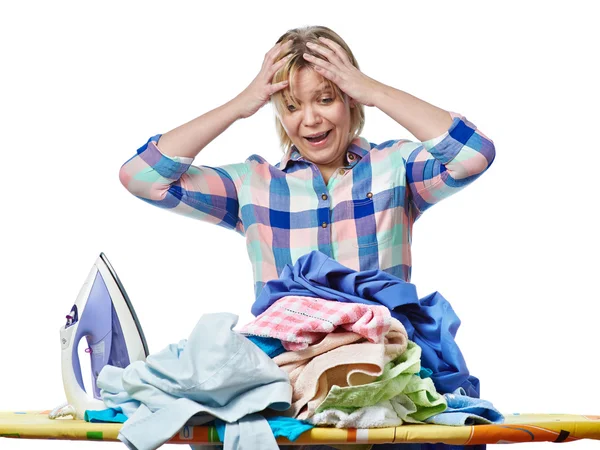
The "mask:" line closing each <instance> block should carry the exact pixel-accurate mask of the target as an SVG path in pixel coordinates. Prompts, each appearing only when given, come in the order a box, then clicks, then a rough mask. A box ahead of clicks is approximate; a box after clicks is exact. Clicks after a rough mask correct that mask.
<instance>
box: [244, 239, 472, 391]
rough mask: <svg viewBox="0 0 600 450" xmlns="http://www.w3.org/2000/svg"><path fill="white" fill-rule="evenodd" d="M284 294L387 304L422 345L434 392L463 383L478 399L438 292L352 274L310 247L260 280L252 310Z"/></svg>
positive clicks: (455, 322) (375, 274)
mask: <svg viewBox="0 0 600 450" xmlns="http://www.w3.org/2000/svg"><path fill="white" fill-rule="evenodd" d="M287 295H301V296H307V297H317V298H324V299H327V300H335V301H340V302H346V303H363V304H367V305H385V306H387V307H388V308H389V309H390V310H391V313H392V316H393V317H395V318H396V319H398V320H400V322H402V324H403V325H404V327H405V328H406V331H407V333H408V338H409V339H410V340H412V341H414V342H415V343H416V344H417V345H419V346H420V347H421V349H422V351H423V353H422V357H421V361H422V364H423V366H424V367H427V368H429V369H431V370H432V371H433V374H432V375H431V378H432V380H433V382H434V384H435V387H436V389H437V390H438V392H440V393H442V394H445V393H451V392H454V391H455V390H456V389H458V388H461V387H462V388H463V389H464V390H465V391H466V393H467V395H468V396H470V397H479V380H478V379H477V378H475V377H474V376H472V375H469V370H468V369H467V365H466V363H465V360H464V358H463V356H462V353H461V351H460V349H459V348H458V345H457V344H456V341H455V340H454V338H455V336H456V331H457V330H458V327H459V326H460V320H459V318H458V316H457V315H456V313H455V312H454V310H453V309H452V307H451V306H450V303H448V301H447V300H446V299H445V298H444V297H442V296H441V295H440V294H439V293H438V292H434V293H433V294H430V295H428V296H427V297H424V298H422V299H420V300H419V298H418V297H417V290H416V288H415V286H414V285H413V284H411V283H407V282H405V281H404V280H401V279H400V278H397V277H395V276H393V275H390V274H388V273H386V272H384V271H382V270H378V269H373V270H364V271H360V272H357V271H354V270H352V269H350V268H348V267H345V266H343V265H341V264H340V263H338V262H337V261H335V260H333V259H331V258H329V257H328V256H327V255H325V254H323V253H321V252H318V251H312V252H310V253H308V254H306V255H303V256H301V257H300V258H299V259H298V260H297V261H296V264H294V266H293V267H291V266H290V265H289V264H287V265H286V266H285V267H284V269H283V270H282V272H281V275H280V276H279V279H276V280H271V281H269V282H267V283H266V284H265V286H264V287H263V289H262V291H261V293H260V295H259V296H258V298H257V299H256V301H255V302H254V304H253V305H252V314H254V315H255V316H258V315H259V314H261V313H263V312H264V311H266V310H267V309H268V308H269V307H270V306H271V305H272V304H273V303H275V302H276V301H277V300H279V299H280V298H282V297H285V296H287Z"/></svg>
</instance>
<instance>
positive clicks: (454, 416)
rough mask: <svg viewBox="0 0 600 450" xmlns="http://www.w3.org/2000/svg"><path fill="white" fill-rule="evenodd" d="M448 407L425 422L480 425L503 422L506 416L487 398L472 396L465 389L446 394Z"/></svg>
mask: <svg viewBox="0 0 600 450" xmlns="http://www.w3.org/2000/svg"><path fill="white" fill-rule="evenodd" d="M444 397H445V398H446V401H447V402H448V408H447V409H446V410H445V411H444V412H441V413H439V414H436V415H435V416H431V417H430V418H428V419H427V420H425V422H427V423H433V424H436V425H454V426H463V425H478V424H490V423H503V422H504V416H503V415H502V414H501V413H500V412H499V411H498V410H497V409H496V408H494V405H492V404H491V403H490V402H488V401H487V400H482V399H479V398H472V397H469V396H467V395H466V392H465V390H464V389H462V388H461V389H457V390H456V391H455V392H454V393H452V394H445V395H444Z"/></svg>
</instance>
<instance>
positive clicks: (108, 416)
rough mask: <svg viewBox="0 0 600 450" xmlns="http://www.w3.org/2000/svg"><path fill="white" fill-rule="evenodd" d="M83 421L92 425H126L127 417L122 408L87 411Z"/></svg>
mask: <svg viewBox="0 0 600 450" xmlns="http://www.w3.org/2000/svg"><path fill="white" fill-rule="evenodd" d="M83 419H84V420H85V421H86V422H91V423H125V421H126V420H127V416H126V415H125V414H123V410H122V409H121V408H108V409H99V410H96V409H87V410H86V411H85V413H84V414H83Z"/></svg>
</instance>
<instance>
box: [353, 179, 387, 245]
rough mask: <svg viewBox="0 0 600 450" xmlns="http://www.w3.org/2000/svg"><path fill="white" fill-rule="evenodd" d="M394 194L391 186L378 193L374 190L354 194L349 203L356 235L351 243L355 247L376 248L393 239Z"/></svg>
mask: <svg viewBox="0 0 600 450" xmlns="http://www.w3.org/2000/svg"><path fill="white" fill-rule="evenodd" d="M394 192H395V191H394V187H393V186H391V187H389V188H387V189H384V190H381V191H378V192H377V191H375V189H373V190H370V191H366V192H358V193H357V192H355V193H354V195H353V197H354V198H353V199H352V201H349V202H348V208H349V209H350V211H348V212H349V215H350V216H351V217H352V218H353V219H354V220H353V222H354V228H355V233H356V239H354V240H352V241H351V242H352V245H353V246H354V247H357V248H370V247H376V246H380V245H382V244H385V243H387V242H388V241H390V240H391V239H392V229H393V214H394V210H395V206H396V205H395V201H394Z"/></svg>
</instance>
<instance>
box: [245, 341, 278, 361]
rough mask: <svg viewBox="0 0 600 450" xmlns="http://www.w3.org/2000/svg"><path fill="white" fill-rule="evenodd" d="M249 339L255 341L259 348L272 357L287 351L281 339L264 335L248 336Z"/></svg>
mask: <svg viewBox="0 0 600 450" xmlns="http://www.w3.org/2000/svg"><path fill="white" fill-rule="evenodd" d="M246 337H247V338H248V340H249V341H251V342H252V343H254V345H256V346H257V347H258V348H260V349H261V350H262V351H263V352H265V353H266V354H267V356H268V357H269V358H271V359H273V358H275V357H276V356H279V355H281V354H282V353H285V348H283V344H282V343H281V341H280V340H279V339H275V338H271V337H263V336H252V335H248V336H246Z"/></svg>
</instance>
